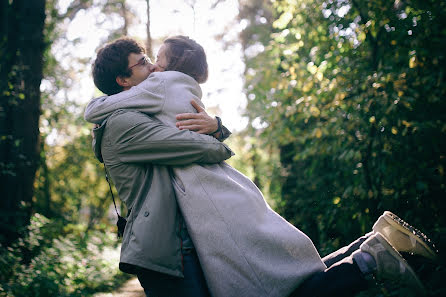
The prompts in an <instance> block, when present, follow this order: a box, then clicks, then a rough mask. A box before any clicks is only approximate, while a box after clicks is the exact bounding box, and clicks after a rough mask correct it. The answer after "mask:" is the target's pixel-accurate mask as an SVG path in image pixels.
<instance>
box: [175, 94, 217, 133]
mask: <svg viewBox="0 0 446 297" xmlns="http://www.w3.org/2000/svg"><path fill="white" fill-rule="evenodd" d="M190 103H191V104H192V106H193V107H194V108H195V109H196V110H197V112H198V113H180V114H178V115H177V116H176V119H177V124H176V125H177V127H178V128H179V129H180V130H185V129H187V130H190V131H195V132H197V133H200V134H209V135H211V134H213V133H215V132H216V131H217V130H218V120H217V119H216V118H214V117H211V116H209V115H208V114H207V113H206V111H205V110H204V108H202V107H201V106H200V105H198V103H197V102H196V101H195V100H191V102H190Z"/></svg>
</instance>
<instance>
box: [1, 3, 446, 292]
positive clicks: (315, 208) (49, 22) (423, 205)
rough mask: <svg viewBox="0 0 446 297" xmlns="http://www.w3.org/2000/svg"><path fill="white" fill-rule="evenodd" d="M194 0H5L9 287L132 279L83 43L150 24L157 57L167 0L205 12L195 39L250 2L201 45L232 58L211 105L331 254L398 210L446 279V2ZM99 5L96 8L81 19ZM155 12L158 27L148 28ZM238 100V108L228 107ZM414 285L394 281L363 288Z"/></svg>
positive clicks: (278, 198)
mask: <svg viewBox="0 0 446 297" xmlns="http://www.w3.org/2000/svg"><path fill="white" fill-rule="evenodd" d="M180 2H181V3H182V5H177V6H176V5H170V6H169V5H168V4H166V3H169V2H168V1H167V2H166V1H164V2H163V1H161V0H152V1H150V0H139V1H126V0H110V1H105V0H46V1H45V0H33V1H25V0H1V2H0V3H1V4H0V5H1V9H0V14H1V30H0V57H1V60H0V74H1V76H0V77H1V80H0V96H1V101H0V156H1V159H0V196H1V197H2V198H1V199H0V296H89V295H91V294H93V293H94V292H97V291H107V290H113V289H114V288H116V287H117V286H119V285H120V284H121V283H122V282H123V281H124V280H125V279H126V278H127V276H126V275H124V274H121V273H119V271H118V269H117V263H118V258H119V252H118V251H119V241H118V240H116V234H115V231H116V230H115V226H114V222H115V217H114V215H115V214H114V209H113V206H112V200H111V197H110V194H109V192H108V191H109V190H108V185H107V183H106V181H105V178H104V172H103V168H102V166H101V164H100V163H99V162H98V161H97V160H95V159H94V156H93V154H92V150H91V135H90V129H91V126H90V125H89V124H88V123H86V122H85V121H84V120H83V117H82V115H83V110H84V108H85V105H86V101H85V100H87V101H88V99H90V98H92V97H93V96H99V95H100V92H99V91H97V90H94V87H93V86H92V84H91V77H90V76H89V75H90V74H89V71H90V68H89V67H90V65H91V63H92V61H93V60H94V55H92V56H89V57H85V56H79V55H77V54H78V53H79V52H80V51H82V44H83V42H85V38H87V37H85V38H83V37H82V35H85V36H87V35H88V34H87V33H89V34H93V36H95V34H96V47H97V46H99V45H101V44H103V43H105V42H107V41H110V40H113V39H115V38H117V37H119V36H122V35H130V36H133V37H136V38H138V39H140V40H141V41H143V42H145V44H146V45H147V48H148V52H149V54H150V55H151V56H152V57H153V51H154V49H156V48H157V47H159V45H160V44H161V42H162V40H163V39H164V38H165V37H167V35H166V36H158V35H156V37H153V36H154V34H153V32H152V31H151V28H152V27H153V26H157V25H158V26H159V25H160V24H156V23H154V22H155V21H156V22H159V21H158V20H159V19H160V18H159V16H160V12H159V11H158V12H157V11H154V9H155V8H156V7H160V6H159V5H160V4H159V3H165V4H164V5H167V7H168V9H170V10H171V12H172V13H173V14H177V16H178V18H177V19H179V17H180V16H184V15H187V16H188V17H189V19H188V22H189V23H190V24H192V31H184V30H186V29H183V31H181V30H179V31H178V32H169V34H170V35H173V34H186V35H191V36H192V37H195V38H196V39H197V40H198V41H199V42H200V41H202V40H204V39H200V38H203V36H202V35H200V34H198V33H197V32H198V31H196V30H197V28H199V27H202V26H203V24H204V25H205V26H206V22H207V25H209V26H210V27H212V24H213V23H212V22H214V23H215V22H217V21H219V22H222V20H221V19H218V20H217V17H216V16H217V15H218V13H219V9H223V8H224V7H225V6H226V5H232V6H234V5H235V7H236V9H237V13H236V14H235V15H234V17H233V18H227V19H225V20H224V21H225V22H226V23H223V25H222V26H220V30H217V31H215V32H214V33H213V35H212V37H213V39H212V42H206V43H204V44H203V45H204V47H205V50H207V49H209V48H210V47H218V48H220V49H221V50H222V52H223V56H221V57H220V59H221V60H223V61H224V62H225V63H226V66H225V67H222V69H220V70H221V73H220V74H219V77H218V78H217V79H220V80H217V83H215V85H216V86H212V85H211V86H209V85H207V86H203V88H204V89H205V90H207V91H206V92H205V96H204V102H205V104H207V105H208V110H209V111H210V112H211V113H213V114H216V115H222V117H223V121H224V122H225V124H227V125H228V126H229V127H231V128H233V130H234V132H235V133H234V135H232V136H231V138H230V139H229V140H228V143H229V145H230V146H231V147H232V148H233V150H234V151H235V152H236V154H237V155H236V156H235V157H233V158H232V159H231V160H230V161H229V163H230V164H231V165H233V166H234V167H236V168H237V169H239V170H240V171H242V172H244V173H245V174H246V175H248V176H249V177H250V178H251V179H252V180H253V181H254V182H255V183H256V184H257V186H258V187H259V188H260V189H261V190H262V192H263V193H264V194H265V197H266V199H267V200H268V202H269V203H270V204H271V206H272V207H273V208H274V209H275V210H276V211H277V212H279V213H280V214H281V215H282V216H284V217H285V218H286V219H287V220H288V221H290V222H291V223H292V224H294V225H295V226H297V227H298V228H300V229H301V230H302V231H304V232H305V233H306V234H308V235H309V237H310V238H311V239H312V240H313V242H314V244H315V245H316V247H317V248H318V250H319V252H320V253H321V255H325V254H327V253H329V252H331V251H334V250H336V249H338V248H340V247H342V246H343V245H345V244H347V243H349V242H350V241H351V240H353V239H355V238H357V237H358V236H360V235H362V234H364V233H366V232H368V231H370V230H371V226H372V225H373V222H374V221H375V220H376V218H377V217H378V216H379V215H380V214H381V213H382V212H383V211H384V210H390V211H392V212H394V213H396V214H398V215H399V216H401V217H403V218H404V219H406V220H407V221H409V222H411V223H412V224H413V225H415V226H417V227H419V228H420V229H421V230H425V231H426V232H427V235H429V236H430V237H431V238H432V240H433V241H434V242H435V243H436V246H437V248H438V250H439V255H440V259H439V261H438V262H436V263H429V262H425V261H422V260H421V259H418V258H415V257H410V256H409V261H410V263H411V264H412V265H414V267H415V268H416V271H417V272H418V273H419V275H420V278H421V279H422V280H423V281H424V283H425V285H426V287H427V289H428V292H429V296H445V295H446V284H444V279H445V276H446V273H445V271H446V265H445V256H444V251H445V248H446V238H445V234H446V215H445V213H444V212H445V210H446V203H444V199H445V197H446V195H445V194H446V193H445V192H446V191H445V181H446V180H445V172H444V170H445V166H446V121H445V118H446V101H445V98H446V96H445V95H446V84H445V69H446V67H445V66H446V59H445V53H446V51H445V47H446V2H445V1H441V0H438V1H436V0H395V1H386V0H370V1H359V0H312V1H310V0H295V1H291V0H269V1H268V0H238V1H235V0H233V1H231V0H227V1H223V0H210V1H200V0H188V1H186V0H185V1H180ZM135 3H139V4H138V5H137V6H135ZM203 6H206V7H207V8H206V9H207V10H206V12H204V13H203V10H201V7H203ZM141 7H144V9H143V11H145V12H146V14H145V18H146V19H142V18H141V14H140V13H141ZM89 13H91V14H92V15H93V16H94V21H95V22H94V24H93V25H92V26H91V27H89V28H88V29H87V30H86V31H85V32H82V33H85V34H81V35H80V36H78V37H73V36H72V35H70V28H72V27H70V25H72V24H74V23H75V22H76V21H78V22H79V18H80V16H82V15H84V16H85V14H89ZM154 16H158V18H157V17H154ZM171 21H172V22H175V20H171ZM203 22H204V23H203ZM141 24H142V26H143V30H142V31H143V32H144V34H145V36H141V34H140V33H141V30H139V31H135V30H134V27H135V26H140V28H141ZM136 32H139V33H138V34H137V33H136ZM172 33H173V34H172ZM234 51H235V52H237V51H238V52H239V55H237V54H235V55H234ZM210 65H211V73H212V64H211V63H210ZM219 65H220V64H219ZM240 65H242V66H241V68H240ZM237 69H242V70H241V71H240V73H241V75H239V74H238V73H237ZM223 77H224V78H227V77H233V78H235V80H234V79H233V80H231V79H228V80H227V81H226V80H225V79H223V80H222V79H221V78H223ZM240 82H242V83H243V85H241V84H240ZM225 83H226V85H225ZM211 84H212V83H211ZM218 84H221V85H220V86H218ZM237 88H239V89H240V90H241V91H242V92H240V94H239V95H237V92H234V89H235V90H236V89H237ZM234 94H235V95H234ZM80 97H82V98H83V99H84V101H79V98H80ZM206 100H208V101H206ZM227 100H233V101H227ZM234 100H235V101H234ZM237 102H238V103H237ZM225 103H226V105H225ZM231 108H232V110H233V112H232V113H235V110H236V109H239V110H242V115H241V116H240V117H239V118H237V117H235V118H233V117H232V116H226V118H225V114H226V115H229V114H230V113H231V112H229V113H228V112H226V113H225V110H231ZM231 121H232V123H231ZM235 122H237V123H235ZM240 123H241V124H240ZM443 203H444V204H443ZM120 210H121V211H122V212H123V213H125V209H124V208H123V207H122V206H121V207H120ZM408 294H409V293H408V292H407V291H404V289H403V288H399V287H398V286H396V285H394V286H387V287H386V288H382V287H380V286H376V287H372V288H371V289H370V290H368V291H367V292H364V293H361V294H360V295H361V296H408Z"/></svg>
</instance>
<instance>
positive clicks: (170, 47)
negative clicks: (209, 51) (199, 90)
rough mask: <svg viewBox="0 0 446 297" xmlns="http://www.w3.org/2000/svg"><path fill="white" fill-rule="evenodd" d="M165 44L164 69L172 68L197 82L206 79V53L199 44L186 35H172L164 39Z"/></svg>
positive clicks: (202, 81)
mask: <svg viewBox="0 0 446 297" xmlns="http://www.w3.org/2000/svg"><path fill="white" fill-rule="evenodd" d="M164 44H165V45H166V59H167V67H166V69H165V70H166V71H168V70H173V71H179V72H183V73H184V74H187V75H189V76H192V77H193V78H194V79H195V80H196V81H197V82H198V83H199V84H201V83H204V82H205V81H206V80H207V79H208V63H207V61H206V53H205V52H204V49H203V47H202V46H201V45H199V44H198V43H197V42H196V41H194V40H192V39H190V38H189V37H187V36H182V35H178V36H174V37H170V38H167V39H166V40H164Z"/></svg>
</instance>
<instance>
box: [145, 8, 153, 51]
mask: <svg viewBox="0 0 446 297" xmlns="http://www.w3.org/2000/svg"><path fill="white" fill-rule="evenodd" d="M146 2H147V26H146V28H147V41H146V52H147V55H148V56H149V57H150V58H153V49H152V35H151V34H150V0H146Z"/></svg>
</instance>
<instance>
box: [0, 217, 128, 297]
mask: <svg viewBox="0 0 446 297" xmlns="http://www.w3.org/2000/svg"><path fill="white" fill-rule="evenodd" d="M65 229H67V228H66V227H65ZM69 229H71V231H69V232H68V233H66V234H62V235H59V236H57V234H61V233H62V232H61V231H63V229H61V228H60V225H58V223H57V222H52V221H50V220H49V219H47V218H45V217H44V216H42V215H39V214H35V215H34V216H33V217H32V220H31V224H30V226H29V228H28V232H27V235H26V236H25V237H24V238H23V239H21V240H20V241H18V242H16V243H15V244H14V245H13V246H11V247H8V248H3V247H0V296H16V297H20V296H35V297H38V296H86V295H90V294H92V293H93V292H97V291H106V290H110V289H111V288H114V287H116V286H117V285H118V284H120V283H122V281H123V280H124V279H126V278H127V277H126V276H125V275H124V274H122V273H120V272H119V270H118V267H117V263H118V257H119V252H118V247H117V246H116V244H115V242H116V237H114V234H110V233H109V232H105V231H96V230H94V231H89V232H87V233H86V234H85V235H84V236H79V234H78V232H75V231H73V230H75V228H73V226H71V227H69ZM55 231H56V232H55ZM57 231H59V232H57ZM65 231H66V230H65Z"/></svg>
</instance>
